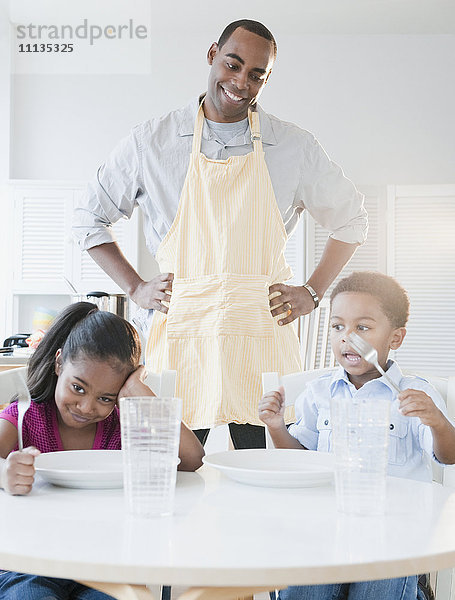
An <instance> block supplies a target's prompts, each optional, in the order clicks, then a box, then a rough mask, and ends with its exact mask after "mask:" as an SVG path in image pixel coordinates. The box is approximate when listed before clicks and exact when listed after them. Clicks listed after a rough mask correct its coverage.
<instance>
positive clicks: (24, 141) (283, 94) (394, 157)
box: [11, 32, 455, 184]
mask: <svg viewBox="0 0 455 600" xmlns="http://www.w3.org/2000/svg"><path fill="white" fill-rule="evenodd" d="M181 35H182V39H181V41H180V43H179V44H178V45H176V44H175V43H174V41H173V40H172V39H170V36H169V35H163V36H162V37H160V38H158V36H157V35H156V36H155V37H154V47H153V55H154V56H155V57H156V58H155V60H154V61H153V63H154V64H153V73H152V74H151V75H150V76H140V75H139V76H133V75H131V76H127V75H123V76H122V75H117V76H115V75H110V76H96V75H90V76H88V75H87V76H84V75H72V76H52V75H46V76H45V75H41V76H39V75H16V76H14V77H13V114H12V119H13V121H12V127H13V135H12V161H11V162H12V172H11V174H12V177H14V178H37V179H41V178H49V179H54V178H55V179H85V178H89V177H91V176H92V174H93V173H94V171H95V169H96V167H97V165H98V163H99V162H100V161H101V160H102V159H103V157H104V156H105V155H106V153H107V152H108V151H109V150H110V148H111V147H112V146H113V145H114V144H115V143H116V141H117V140H118V139H119V138H121V137H122V136H124V135H126V134H127V133H128V130H129V128H130V127H131V126H132V125H134V124H135V123H137V122H139V121H141V120H143V119H147V118H150V117H153V116H158V115H160V114H162V113H164V112H167V111H168V110H171V109H172V108H175V107H178V106H180V105H182V104H184V103H186V102H187V101H188V100H189V99H190V98H191V97H193V96H194V95H195V94H197V93H198V92H200V91H203V90H204V88H205V82H206V78H207V73H208V67H207V65H206V63H205V52H206V49H207V47H208V45H209V44H210V42H211V40H212V38H213V37H216V34H212V35H211V32H210V33H208V34H207V35H205V36H203V35H201V36H200V37H198V38H197V39H193V38H192V37H191V35H190V34H187V37H186V38H185V36H184V34H181ZM278 44H279V54H278V60H277V63H276V66H275V69H274V73H273V74H272V77H271V79H270V82H269V84H268V86H267V87H266V89H265V91H264V93H263V96H262V104H263V106H264V108H265V109H266V110H268V111H269V112H272V113H274V114H276V115H277V116H279V117H281V118H283V119H286V120H290V121H294V122H296V123H298V124H299V125H301V126H302V127H304V128H306V129H309V130H310V131H312V132H313V133H315V134H316V136H317V137H318V138H319V140H320V141H321V143H322V144H323V146H324V147H325V148H326V150H327V151H328V153H329V154H330V155H331V156H332V157H333V158H334V160H336V161H337V162H339V163H340V164H341V165H342V166H343V167H344V169H345V170H346V172H347V173H348V174H349V176H350V177H351V178H353V179H354V180H355V181H357V182H359V183H364V184H366V183H368V184H387V183H397V184H411V183H415V184H420V183H422V184H424V183H451V182H453V181H454V173H453V165H454V164H455V144H453V140H454V139H455V119H454V118H453V106H455V80H454V77H453V73H454V72H455V36H450V35H305V36H298V35H295V34H292V35H291V34H288V35H281V36H280V37H279V39H278ZM182 47H184V48H185V52H184V53H183V52H182V50H181V48H182Z"/></svg>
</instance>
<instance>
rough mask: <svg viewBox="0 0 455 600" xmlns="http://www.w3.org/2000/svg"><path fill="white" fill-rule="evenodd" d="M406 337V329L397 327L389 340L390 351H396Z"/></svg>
mask: <svg viewBox="0 0 455 600" xmlns="http://www.w3.org/2000/svg"><path fill="white" fill-rule="evenodd" d="M405 335H406V327H398V328H397V329H394V330H393V333H392V336H391V338H390V349H391V350H398V348H399V347H400V346H401V344H402V343H403V340H404V338H405Z"/></svg>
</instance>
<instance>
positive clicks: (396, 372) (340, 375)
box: [330, 359, 403, 395]
mask: <svg viewBox="0 0 455 600" xmlns="http://www.w3.org/2000/svg"><path fill="white" fill-rule="evenodd" d="M386 372H387V375H388V377H390V378H391V379H392V381H393V382H394V383H395V384H396V385H397V386H398V387H400V382H401V380H402V378H403V373H402V371H401V369H400V367H399V366H398V364H397V363H396V362H395V361H394V360H392V359H389V360H388V361H387V369H386ZM342 382H343V383H344V384H346V385H348V386H352V385H353V384H352V383H351V382H350V381H349V377H348V374H347V373H346V371H345V370H344V369H343V367H338V368H337V369H336V370H335V372H334V373H333V375H332V377H331V379H330V392H331V394H333V393H334V392H335V388H336V387H337V386H338V385H340V384H342ZM373 382H375V383H374V384H375V385H376V384H377V383H379V384H381V385H385V386H386V387H388V388H389V389H390V390H391V391H392V392H393V394H394V395H395V393H396V392H395V389H394V388H393V386H392V385H391V384H390V383H389V381H388V380H387V379H386V378H385V377H383V376H382V375H381V377H377V378H376V379H372V380H371V381H368V382H367V383H366V384H364V385H363V386H362V388H363V387H365V385H369V384H373ZM362 388H360V389H362Z"/></svg>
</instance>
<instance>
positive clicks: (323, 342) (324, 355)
mask: <svg viewBox="0 0 455 600" xmlns="http://www.w3.org/2000/svg"><path fill="white" fill-rule="evenodd" d="M297 334H298V337H299V341H300V354H301V356H302V361H303V369H304V370H305V371H310V370H313V369H322V368H324V367H334V366H335V357H334V355H333V352H332V350H331V348H330V342H329V335H330V302H329V299H328V298H323V299H322V300H321V302H320V304H319V306H318V307H317V308H315V309H314V310H313V311H312V312H311V313H310V314H309V315H305V316H304V317H300V319H299V323H298V329H297Z"/></svg>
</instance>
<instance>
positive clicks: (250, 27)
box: [218, 19, 277, 59]
mask: <svg viewBox="0 0 455 600" xmlns="http://www.w3.org/2000/svg"><path fill="white" fill-rule="evenodd" d="M239 27H241V28H242V29H246V30H247V31H250V32H251V33H255V34H256V35H259V36H261V37H262V38H264V39H266V40H268V41H269V42H270V43H271V44H272V47H273V58H274V59H275V58H276V52H277V47H276V42H275V38H274V37H273V35H272V32H271V31H270V30H269V29H267V27H266V26H265V25H263V24H262V23H259V21H251V19H240V21H234V22H233V23H229V25H228V26H227V27H226V28H225V29H224V31H223V33H222V34H221V35H220V39H219V40H218V48H222V46H223V45H224V44H225V43H226V42H227V41H228V39H229V38H230V37H231V35H232V34H233V33H234V31H235V30H236V29H238V28H239Z"/></svg>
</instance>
